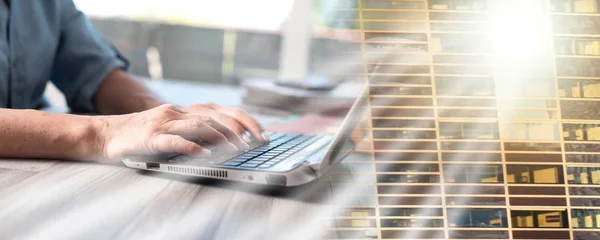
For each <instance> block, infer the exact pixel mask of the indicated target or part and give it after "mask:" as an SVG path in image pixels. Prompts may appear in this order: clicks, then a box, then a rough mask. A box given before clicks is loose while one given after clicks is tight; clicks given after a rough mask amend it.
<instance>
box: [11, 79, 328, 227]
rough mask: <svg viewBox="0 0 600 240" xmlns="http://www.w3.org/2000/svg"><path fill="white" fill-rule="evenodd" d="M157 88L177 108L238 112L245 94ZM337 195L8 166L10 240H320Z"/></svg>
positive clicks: (314, 189) (61, 165) (83, 167)
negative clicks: (206, 106) (209, 104)
mask: <svg viewBox="0 0 600 240" xmlns="http://www.w3.org/2000/svg"><path fill="white" fill-rule="evenodd" d="M151 86H152V87H153V88H157V89H160V90H161V91H160V92H161V94H162V95H163V96H164V97H165V98H166V99H169V100H172V101H173V102H175V103H177V104H189V103H190V102H206V101H215V102H217V103H222V104H224V105H229V106H235V105H239V103H240V94H241V93H242V91H241V90H240V89H239V88H235V87H214V86H208V85H189V84H166V83H154V84H152V85H151ZM267 121H273V119H267ZM331 192H332V187H331V183H330V181H329V179H328V178H324V179H322V180H320V181H317V182H315V183H314V184H310V185H308V186H305V187H300V188H295V189H291V190H286V189H271V188H267V187H263V186H257V185H251V184H238V183H232V182H225V181H216V180H207V179H200V178H186V177H178V176H173V175H166V174H150V173H148V172H144V171H138V170H134V169H129V168H125V167H124V166H122V165H105V164H98V163H86V162H76V161H61V160H41V159H29V160H11V159H1V160H0V206H2V207H1V208H0V219H1V221H2V222H1V223H0V239H15V238H19V239H21V238H29V239H109V238H110V239H313V238H319V237H321V236H323V234H324V233H325V230H324V228H323V227H322V226H323V225H322V223H325V224H326V219H328V218H329V217H330V213H331V208H330V206H329V204H327V202H328V199H329V197H331Z"/></svg>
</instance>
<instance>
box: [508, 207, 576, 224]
mask: <svg viewBox="0 0 600 240" xmlns="http://www.w3.org/2000/svg"><path fill="white" fill-rule="evenodd" d="M510 214H511V218H512V219H511V221H512V226H513V227H515V228H567V227H568V223H567V221H566V219H567V212H566V211H564V210H561V211H521V210H513V211H511V212H510Z"/></svg>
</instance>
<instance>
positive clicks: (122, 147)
mask: <svg viewBox="0 0 600 240" xmlns="http://www.w3.org/2000/svg"><path fill="white" fill-rule="evenodd" d="M197 108H198V107H197ZM213 116H220V115H215V114H214V113H212V112H211V114H196V113H193V114H192V113H186V112H182V111H181V110H179V109H178V108H177V107H175V106H173V105H170V104H165V105H161V106H159V107H156V108H153V109H150V110H147V111H143V112H138V113H133V114H127V115H116V116H102V117H98V119H99V120H100V123H101V124H99V125H100V126H99V127H98V128H99V130H100V131H101V132H100V133H101V136H103V141H104V144H103V148H102V149H103V153H102V154H103V156H104V158H108V159H119V158H121V157H122V156H124V155H127V154H159V153H181V154H185V155H191V156H206V155H210V153H211V151H210V150H208V149H206V148H205V147H203V146H202V144H203V143H209V144H214V145H216V146H217V147H220V148H223V149H226V150H229V151H237V150H241V149H244V150H245V149H247V148H249V146H248V144H247V143H245V142H244V141H243V140H242V138H241V137H240V135H238V133H239V131H240V129H239V128H237V127H238V126H235V125H234V124H232V122H231V119H230V118H227V119H225V118H222V117H221V118H219V119H216V118H215V117H213ZM220 120H222V121H228V122H227V124H222V123H221V122H220ZM248 121H249V120H246V122H245V124H249V123H248ZM252 123H253V124H256V123H255V122H254V121H252ZM230 126H233V127H234V129H235V130H232V129H231V127H230ZM258 127H260V126H258V125H252V126H250V128H251V129H252V131H254V133H259V132H258V131H260V130H261V128H258Z"/></svg>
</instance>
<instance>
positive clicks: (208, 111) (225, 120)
mask: <svg viewBox="0 0 600 240" xmlns="http://www.w3.org/2000/svg"><path fill="white" fill-rule="evenodd" d="M197 108H200V109H201V110H200V111H201V112H202V115H206V116H209V117H212V118H214V119H215V120H217V121H218V122H220V123H222V124H223V125H225V126H227V127H228V128H230V129H231V130H233V131H234V132H235V133H237V134H238V135H240V136H241V137H242V135H243V134H244V133H245V132H246V129H245V128H244V126H242V124H240V123H239V122H238V121H237V120H235V119H234V118H232V117H230V116H229V115H227V114H223V113H220V112H218V111H216V110H215V109H212V108H209V107H205V106H197Z"/></svg>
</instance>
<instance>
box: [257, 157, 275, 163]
mask: <svg viewBox="0 0 600 240" xmlns="http://www.w3.org/2000/svg"><path fill="white" fill-rule="evenodd" d="M271 158H273V157H268V156H260V157H257V158H253V159H252V160H253V161H261V162H264V161H267V160H269V159H271Z"/></svg>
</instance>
